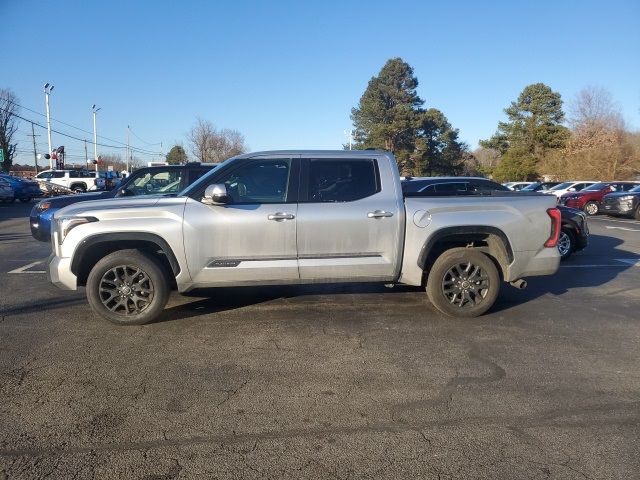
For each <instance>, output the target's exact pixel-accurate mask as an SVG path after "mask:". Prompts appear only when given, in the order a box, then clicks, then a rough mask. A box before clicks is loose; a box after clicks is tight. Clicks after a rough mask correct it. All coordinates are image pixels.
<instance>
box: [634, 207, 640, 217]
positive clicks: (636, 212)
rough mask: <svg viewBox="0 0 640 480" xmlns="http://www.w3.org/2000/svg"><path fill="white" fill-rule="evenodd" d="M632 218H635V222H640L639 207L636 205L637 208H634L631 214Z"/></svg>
mask: <svg viewBox="0 0 640 480" xmlns="http://www.w3.org/2000/svg"><path fill="white" fill-rule="evenodd" d="M633 216H634V217H635V219H636V220H640V205H638V208H636V211H635V213H634V214H633Z"/></svg>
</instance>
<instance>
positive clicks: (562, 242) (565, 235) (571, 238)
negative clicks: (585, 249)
mask: <svg viewBox="0 0 640 480" xmlns="http://www.w3.org/2000/svg"><path fill="white" fill-rule="evenodd" d="M575 238H576V237H575V235H574V233H573V232H572V231H571V230H570V229H568V228H566V227H563V228H562V230H560V236H559V237H558V252H559V253H560V259H561V260H566V259H567V258H569V257H570V256H571V254H572V253H573V250H574V249H575V244H576V240H575Z"/></svg>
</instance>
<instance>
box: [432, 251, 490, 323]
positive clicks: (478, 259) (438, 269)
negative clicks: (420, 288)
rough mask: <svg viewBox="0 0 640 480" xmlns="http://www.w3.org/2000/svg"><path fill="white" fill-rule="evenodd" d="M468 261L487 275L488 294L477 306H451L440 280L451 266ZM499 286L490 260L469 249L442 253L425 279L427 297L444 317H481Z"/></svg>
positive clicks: (488, 307)
mask: <svg viewBox="0 0 640 480" xmlns="http://www.w3.org/2000/svg"><path fill="white" fill-rule="evenodd" d="M469 261H470V262H471V263H473V264H474V265H478V266H480V267H481V268H482V269H483V270H484V271H485V272H486V273H487V276H488V277H489V292H488V293H487V296H486V297H485V298H484V299H483V301H482V302H481V303H480V304H479V305H476V306H474V307H464V308H460V307H457V306H455V305H452V304H451V303H450V302H449V300H448V299H447V298H446V297H445V295H444V293H443V292H442V280H443V279H444V276H445V274H446V273H447V272H448V271H449V269H450V268H451V267H452V266H453V265H457V264H460V263H466V262H469ZM500 284H501V279H500V274H499V273H498V269H497V268H496V266H495V264H494V263H493V261H492V260H491V258H489V257H488V256H487V255H485V254H484V253H482V252H479V251H477V250H473V249H470V248H454V249H451V250H447V251H445V252H444V253H442V254H441V255H440V256H439V257H438V258H437V259H436V261H435V262H434V263H433V266H432V267H431V270H430V271H429V273H428V277H427V295H428V297H429V300H430V301H431V303H432V304H433V305H434V306H435V307H436V308H437V309H438V310H440V311H441V312H442V313H444V314H445V315H449V316H452V317H462V318H473V317H477V316H480V315H482V314H483V313H485V312H486V311H487V310H489V309H490V308H491V307H492V306H493V304H494V303H495V301H496V299H497V298H498V293H499V291H500Z"/></svg>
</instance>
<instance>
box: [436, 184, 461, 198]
mask: <svg viewBox="0 0 640 480" xmlns="http://www.w3.org/2000/svg"><path fill="white" fill-rule="evenodd" d="M435 187H436V192H438V193H444V194H451V195H454V194H456V193H459V192H466V191H467V183H466V182H451V183H437V184H436V185H435Z"/></svg>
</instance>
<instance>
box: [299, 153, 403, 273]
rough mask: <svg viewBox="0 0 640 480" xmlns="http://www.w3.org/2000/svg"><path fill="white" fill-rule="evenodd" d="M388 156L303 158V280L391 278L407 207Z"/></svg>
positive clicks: (395, 269) (301, 240) (301, 193)
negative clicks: (401, 200) (397, 189)
mask: <svg viewBox="0 0 640 480" xmlns="http://www.w3.org/2000/svg"><path fill="white" fill-rule="evenodd" d="M387 162H388V159H387V158H386V157H377V156H376V155H371V156H365V155H363V156H348V157H345V158H339V157H336V156H335V155H334V156H333V157H323V156H321V155H318V156H310V157H308V158H302V159H301V179H300V195H299V204H298V222H297V246H298V268H299V271H300V278H301V279H302V280H312V281H313V280H317V281H332V280H335V281H349V280H351V279H353V280H354V281H356V280H357V281H367V280H370V281H384V280H388V281H392V280H394V279H395V277H396V275H397V272H398V268H399V262H400V259H399V257H400V255H401V251H399V244H400V242H402V238H403V235H404V206H403V204H402V202H398V198H399V197H398V192H396V191H395V182H394V180H393V177H392V172H391V171H390V167H389V165H387Z"/></svg>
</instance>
